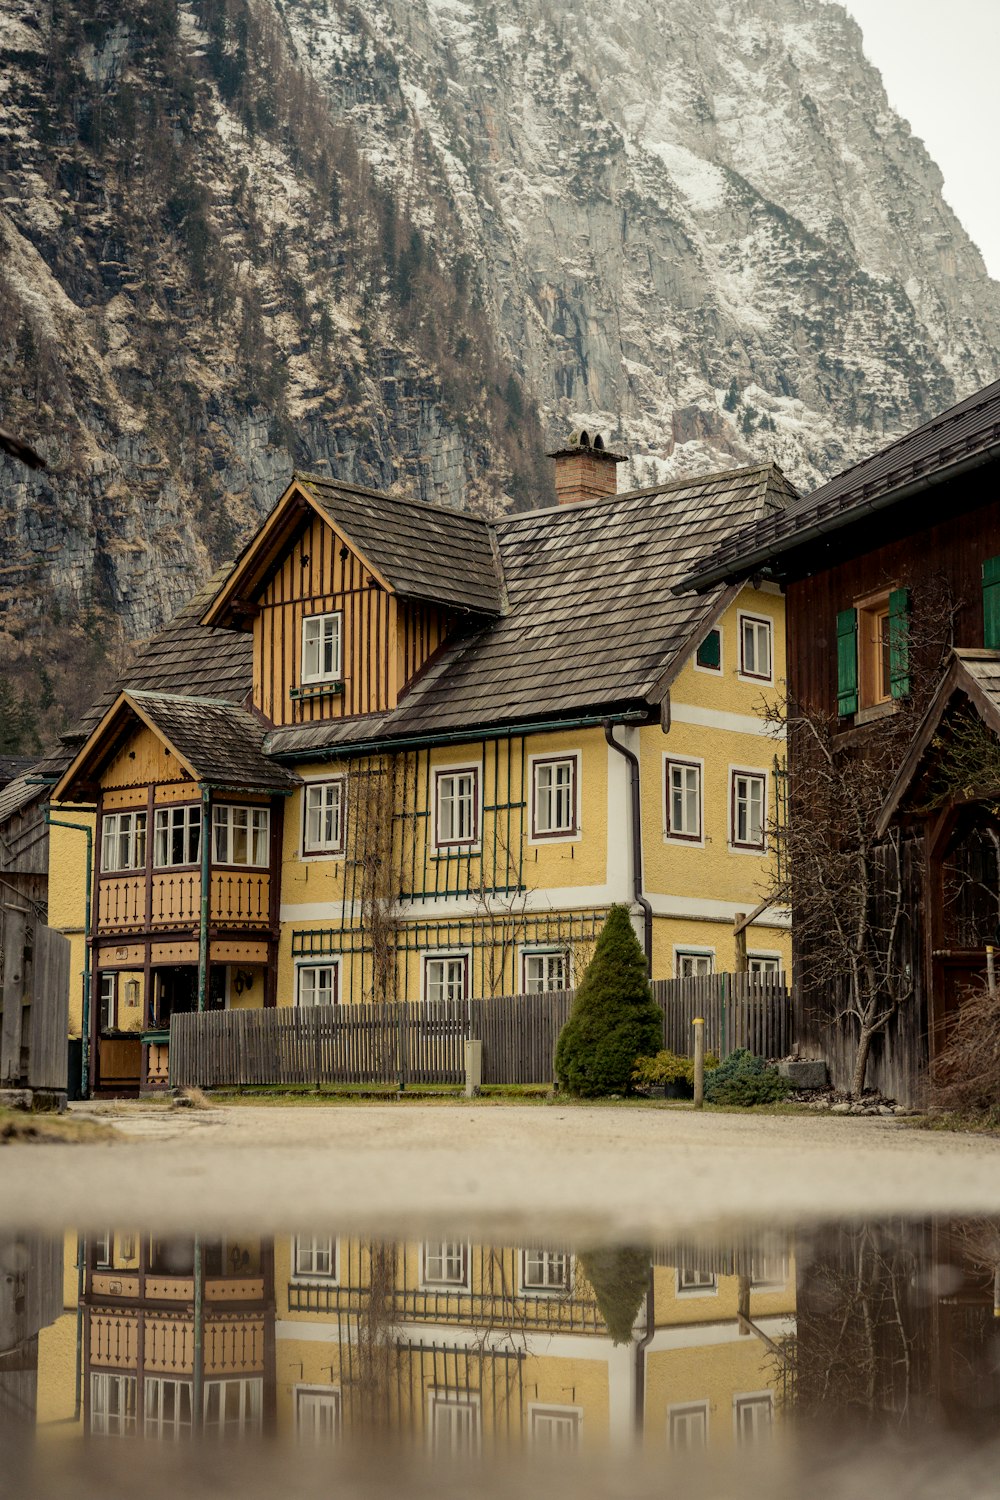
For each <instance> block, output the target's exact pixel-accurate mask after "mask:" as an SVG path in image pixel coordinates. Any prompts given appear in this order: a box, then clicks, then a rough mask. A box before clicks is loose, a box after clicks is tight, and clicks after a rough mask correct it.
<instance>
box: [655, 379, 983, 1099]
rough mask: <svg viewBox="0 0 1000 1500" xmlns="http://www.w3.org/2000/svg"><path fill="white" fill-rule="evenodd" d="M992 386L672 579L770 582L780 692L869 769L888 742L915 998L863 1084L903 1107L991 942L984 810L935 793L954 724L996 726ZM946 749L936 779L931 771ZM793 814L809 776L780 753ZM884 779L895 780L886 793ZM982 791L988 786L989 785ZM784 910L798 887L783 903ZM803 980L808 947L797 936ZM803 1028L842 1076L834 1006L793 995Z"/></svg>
mask: <svg viewBox="0 0 1000 1500" xmlns="http://www.w3.org/2000/svg"><path fill="white" fill-rule="evenodd" d="M998 481H1000V382H998V383H996V384H994V385H991V386H988V387H987V388H986V389H985V390H982V391H979V392H977V393H976V394H975V395H974V396H971V397H969V398H968V399H967V400H965V401H962V402H960V403H959V404H958V405H957V406H954V407H952V408H951V409H950V410H948V411H946V412H944V413H943V414H942V415H941V416H939V417H936V418H935V419H934V420H933V421H931V422H929V423H927V424H926V425H925V426H924V427H921V428H919V429H918V430H917V431H916V432H913V433H911V434H909V435H908V436H906V437H904V438H901V439H899V440H898V441H897V442H895V443H893V444H891V445H890V446H889V447H887V448H885V449H883V450H882V451H881V452H879V453H876V454H875V455H874V456H873V457H871V458H870V459H867V460H865V461H864V462H863V463H860V464H857V465H856V466H855V467H853V468H851V469H848V470H846V471H845V472H844V473H842V474H840V475H838V476H837V477H836V478H835V479H833V480H831V481H830V482H829V483H828V484H826V485H824V486H823V487H822V488H820V489H819V490H817V491H815V492H814V493H813V494H811V495H807V496H806V497H805V498H804V499H802V500H799V501H797V502H793V503H792V504H791V505H790V506H789V507H788V509H787V511H786V512H785V513H783V514H781V515H774V516H770V517H767V518H765V519H764V520H763V521H761V522H759V523H758V524H757V525H755V526H752V527H748V528H746V529H745V530H744V531H743V532H741V533H740V534H739V535H738V536H737V537H736V538H734V539H732V540H731V541H729V542H727V543H725V544H724V545H723V547H722V548H720V549H719V550H718V551H717V552H716V554H715V555H714V557H713V558H712V559H711V560H710V562H709V564H708V565H707V566H706V567H703V568H701V569H699V571H698V572H697V574H694V575H692V576H691V577H690V578H689V579H687V580H685V584H684V585H682V587H684V586H686V587H691V588H696V589H703V588H707V587H710V586H715V585H717V584H718V583H720V582H722V581H727V582H734V581H736V580H739V579H744V578H754V577H759V578H766V579H771V580H773V581H776V582H778V583H780V584H781V585H782V587H783V589H784V592H785V595H786V601H787V604H786V608H787V616H786V618H787V653H788V656H787V659H788V682H787V689H788V698H789V702H790V704H792V705H795V706H796V711H797V712H799V711H801V713H803V714H808V715H812V716H813V719H814V721H815V722H818V723H825V724H827V725H828V726H830V729H831V739H830V743H831V744H832V745H833V747H834V749H835V751H836V752H837V753H842V754H844V755H851V756H854V757H856V758H858V759H859V762H860V763H868V764H870V763H871V761H872V760H873V758H874V757H875V755H876V754H878V755H883V756H884V755H885V754H886V744H887V735H893V734H894V735H895V737H896V738H895V745H894V746H893V747H892V749H891V755H892V757H893V764H892V770H893V772H894V773H895V782H894V783H892V778H891V776H890V778H889V783H887V787H886V792H887V795H886V801H885V803H884V804H883V806H882V808H881V810H880V813H879V815H878V817H877V818H876V820H875V822H876V824H877V827H878V831H879V833H880V835H888V834H889V832H890V831H891V830H894V829H895V830H898V831H899V833H900V835H901V847H902V849H903V852H904V858H905V863H906V880H907V882H908V884H907V894H906V902H905V906H906V910H905V920H906V929H907V937H906V943H907V951H906V958H905V962H906V965H907V966H908V967H909V966H912V979H913V986H912V995H911V997H910V998H909V1000H908V1003H907V1004H905V1005H904V1006H901V1007H900V1008H899V1010H898V1012H897V1013H896V1014H895V1016H894V1018H893V1020H892V1022H891V1023H890V1024H889V1026H888V1027H887V1028H886V1029H885V1030H884V1032H883V1033H881V1034H880V1035H879V1036H878V1037H877V1038H876V1039H875V1045H874V1046H873V1049H872V1053H871V1058H870V1064H869V1067H868V1074H867V1082H868V1084H869V1086H872V1085H874V1086H877V1087H880V1088H882V1089H883V1090H884V1091H885V1092H886V1093H889V1094H892V1095H895V1096H896V1097H898V1098H903V1099H911V1100H912V1099H914V1098H916V1097H917V1095H918V1094H919V1091H920V1085H921V1081H922V1079H923V1077H924V1076H925V1075H926V1069H927V1065H928V1061H929V1060H930V1059H931V1058H933V1056H934V1054H935V1051H936V1050H937V1049H938V1048H939V1047H940V1045H941V1043H942V1041H943V1038H944V1036H945V1035H946V1032H947V1017H948V1015H949V1014H950V1013H951V1012H952V1011H953V1009H954V1007H955V1005H956V1004H958V1003H959V1001H960V998H961V994H962V992H963V988H964V987H965V986H967V985H968V984H969V983H970V982H975V980H976V977H977V976H979V975H981V974H982V972H983V970H984V966H985V950H986V945H987V943H992V942H994V941H995V940H996V937H997V923H998V894H997V892H998V884H1000V880H998V860H997V849H998V840H997V834H998V831H1000V825H998V824H997V819H996V814H995V811H994V806H993V803H991V802H990V799H989V798H988V797H985V796H981V795H971V794H969V789H968V788H966V789H965V790H964V791H963V790H962V789H956V788H951V789H950V790H949V788H948V784H947V783H948V774H947V769H948V768H947V759H948V753H949V752H948V749H947V736H944V737H943V736H942V732H941V727H942V725H946V724H947V722H948V721H949V720H950V718H952V717H954V716H955V715H958V717H959V718H962V717H963V716H968V715H971V716H972V717H973V718H974V719H976V720H978V721H979V722H982V723H986V724H987V725H988V726H989V729H990V730H991V731H994V732H995V730H996V728H997V726H998V725H1000V711H998V709H1000V696H997V697H996V700H995V702H994V681H995V682H996V686H997V691H998V694H1000V502H998V498H997V495H998ZM935 757H936V758H937V760H938V761H940V760H941V758H942V757H944V760H945V764H944V765H941V764H939V765H938V766H937V770H936V772H935V768H934V766H933V765H932V764H931V762H933V761H934V760H935ZM790 777H791V802H790V804H789V805H790V807H791V809H792V816H797V817H803V818H807V819H808V817H809V815H810V809H809V807H808V806H807V805H805V803H804V801H803V799H802V798H799V800H798V801H796V783H797V780H798V782H799V784H800V785H801V784H804V783H805V781H806V779H807V778H806V776H805V773H804V768H803V765H802V761H801V753H800V758H799V763H798V764H797V763H796V753H795V747H794V744H792V745H790ZM890 783H891V784H890ZM993 790H994V792H995V788H994V789H993ZM793 907H794V893H793ZM793 942H794V943H795V950H796V951H795V964H796V970H797V974H798V975H799V977H801V974H802V972H803V969H804V968H805V969H807V968H808V964H807V963H806V960H807V958H808V955H807V954H805V953H804V952H803V947H802V941H801V938H796V937H795V935H794V933H793ZM799 988H800V1002H799V1003H800V1014H799V1017H798V1022H799V1025H798V1034H799V1037H800V1041H801V1044H802V1047H803V1050H804V1051H805V1052H806V1053H807V1054H812V1055H815V1056H825V1057H826V1058H827V1060H828V1062H829V1063H830V1066H831V1071H832V1073H833V1077H834V1081H835V1082H836V1083H838V1084H841V1085H845V1086H846V1085H848V1084H849V1082H850V1067H851V1057H852V1054H853V1050H854V1039H853V1038H852V1037H851V1036H850V1034H849V1028H848V1033H845V1028H844V1027H843V1026H842V1025H840V1024H839V1022H838V1016H839V1015H840V1013H841V1007H840V1005H839V1001H838V997H837V996H836V995H835V994H834V993H832V989H831V993H830V994H829V996H828V998H827V1000H826V1002H825V1006H824V1003H823V1002H822V1000H817V997H816V996H815V995H812V996H808V995H807V996H802V993H801V986H800V987H799Z"/></svg>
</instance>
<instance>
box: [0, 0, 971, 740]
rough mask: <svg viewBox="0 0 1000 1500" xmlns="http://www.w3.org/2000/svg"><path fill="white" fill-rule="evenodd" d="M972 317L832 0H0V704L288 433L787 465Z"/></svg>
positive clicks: (386, 479) (262, 485)
mask: <svg viewBox="0 0 1000 1500" xmlns="http://www.w3.org/2000/svg"><path fill="white" fill-rule="evenodd" d="M998 335H1000V287H998V285H997V284H996V283H994V282H992V281H990V280H989V278H988V277H987V275H986V272H985V269H984V267H983V264H982V261H981V259H980V257H979V255H978V253H977V251H976V250H975V248H974V247H973V246H972V244H971V243H970V241H969V239H968V237H967V236H966V235H965V233H964V231H963V230H962V228H961V226H960V224H959V223H958V222H957V221H956V219H955V217H954V215H953V214H952V213H951V211H950V210H949V208H948V207H947V205H946V204H945V203H944V201H943V199H942V196H941V178H940V174H939V172H938V171H937V169H936V167H935V166H934V164H933V163H932V162H931V161H930V159H929V158H928V156H927V154H926V152H925V151H924V149H923V147H922V145H921V144H920V142H919V141H917V140H915V139H914V137H913V136H912V135H911V133H910V131H909V129H908V128H907V126H906V125H905V123H903V122H902V121H901V120H900V119H899V118H898V117H897V116H896V115H894V114H893V112H892V111H891V110H890V108H889V106H888V103H887V100H886V97H885V93H884V91H883V89H882V85H881V81H880V79H879V76H878V74H877V73H876V72H875V71H874V70H873V69H872V67H871V66H870V65H869V64H868V62H867V61H866V59H865V57H864V53H863V50H862V42H861V35H860V32H859V31H858V28H857V26H856V25H855V24H854V23H853V22H852V21H851V20H850V19H849V18H848V17H847V15H846V13H845V12H844V11H843V10H842V9H841V8H840V7H839V6H836V5H832V4H825V3H821V0H718V3H715V4H711V5H706V4H705V0H672V3H671V4H670V5H669V6H666V5H664V4H662V3H661V0H629V3H628V4H627V5H626V4H625V3H624V0H576V3H575V5H574V6H573V7H572V11H571V12H570V9H569V8H568V7H566V6H564V5H562V4H561V3H560V4H556V3H555V0H498V3H495V4H492V3H476V4H471V3H463V0H363V3H359V4H352V3H348V0H185V3H180V4H179V3H177V0H48V3H46V4H45V5H44V6H39V5H37V4H36V3H34V0H0V422H2V423H3V425H5V426H7V427H8V428H13V429H16V430H18V431H19V432H21V433H22V434H23V435H24V436H25V437H27V438H29V439H31V440H33V441H34V442H35V443H36V445H37V446H38V447H39V449H40V450H41V451H42V452H43V454H44V455H45V457H46V458H47V459H48V461H49V469H48V471H47V472H45V473H32V472H29V471H28V470H26V469H24V468H22V467H20V466H19V465H17V464H16V463H15V462H14V461H13V460H10V459H6V458H2V457H0V551H2V558H0V568H2V571H0V653H2V656H3V658H4V664H5V666H6V675H7V677H8V679H9V682H8V688H7V689H4V690H2V691H0V708H2V707H3V703H4V702H5V701H6V700H5V698H4V691H7V697H8V698H9V699H10V701H11V702H15V703H16V701H17V693H16V692H15V693H14V696H13V698H10V691H9V688H10V682H13V683H14V684H15V686H16V688H17V691H18V692H20V693H21V695H22V698H24V697H25V695H26V701H24V702H22V710H23V719H24V724H23V726H22V728H23V733H19V735H16V736H15V739H19V740H20V741H22V742H23V741H25V739H28V740H30V738H31V733H32V732H33V731H32V727H31V726H32V722H33V716H34V719H35V720H37V719H38V716H39V714H40V715H41V728H42V730H43V731H48V730H51V729H52V728H53V727H54V726H55V724H56V723H57V721H59V720H60V719H61V718H62V717H64V716H65V715H67V714H71V713H72V712H73V711H74V710H75V709H76V708H77V707H79V705H80V702H82V701H83V700H84V699H85V698H86V697H87V696H89V694H90V693H91V690H92V689H91V684H92V681H93V678H94V676H95V675H96V674H98V673H100V672H102V671H104V670H105V669H106V666H107V661H106V658H107V656H108V655H109V654H111V655H112V656H113V655H114V654H115V653H116V652H117V651H118V650H119V649H120V647H121V644H122V642H125V641H129V640H132V639H134V638H136V637H142V636H145V635H148V634H149V632H150V631H152V630H153V629H155V628H156V627H157V626H158V625H159V623H160V622H161V621H162V620H163V619H164V618H166V617H167V616H169V615H170V614H171V613H172V612H173V611H174V610H175V609H176V607H177V606H178V604H179V603H180V602H181V601H182V600H183V598H184V597H186V596H187V594H188V593H190V591H191V590H192V588H193V587H194V586H195V585H196V584H197V583H198V582H200V581H201V580H202V579H203V578H204V577H205V576H206V574H207V572H208V570H209V568H210V567H211V566H212V565H213V564H214V563H216V562H217V561H218V560H219V559H220V558H222V557H223V556H225V555H228V554H231V553H232V551H233V550H234V549H235V548H236V547H238V545H239V544H240V543H241V541H242V539H243V538H244V537H245V536H246V535H247V534H248V533H249V531H250V530H251V529H252V528H253V527H254V526H255V525H256V524H257V522H258V521H259V519H260V517H261V515H262V514H263V513H264V512H265V511H266V509H267V508H268V506H269V505H270V504H271V503H272V501H273V499H274V497H275V496H276V494H277V493H278V492H279V491H280V489H281V487H282V485H283V483H284V482H285V480H286V479H287V477H288V474H289V473H290V471H291V468H292V466H293V464H294V465H298V466H302V467H308V468H312V469H315V470H318V471H319V472H325V473H333V474H335V475H337V476H339V477H342V478H348V479H352V480H355V481H359V482H362V483H369V484H374V485H376V486H378V487H383V488H388V487H393V486H398V487H399V488H401V489H403V490H406V491H407V492H409V493H415V494H418V495H420V496H421V497H422V498H424V499H431V500H437V501H440V502H442V503H446V504H454V505H470V506H473V507H476V508H490V507H496V506H510V505H514V506H525V505H532V504H537V503H539V502H545V501H547V500H548V499H550V498H551V490H550V488H549V479H548V475H547V473H546V466H545V461H544V459H543V458H542V451H543V448H544V446H545V442H546V441H548V442H555V441H558V440H560V439H562V438H563V437H565V435H566V433H567V431H568V430H569V429H570V428H572V427H573V426H578V425H587V426H596V427H597V428H599V430H601V431H603V432H604V433H605V435H606V437H609V438H611V439H612V440H613V441H614V442H615V443H616V444H617V445H619V446H621V447H623V448H625V449H626V450H627V451H628V452H629V454H630V455H631V458H630V464H629V466H628V473H627V474H626V476H625V482H626V483H646V482H651V481H653V480H654V479H657V478H660V477H667V476H671V475H674V474H677V473H681V472H698V471H700V470H707V469H710V468H719V467H725V466H729V465H731V464H732V463H733V462H744V461H746V460H747V459H752V458H759V457H773V458H775V459H776V460H777V461H778V462H779V463H780V464H781V465H782V466H783V467H784V468H785V470H786V472H787V473H788V474H789V475H790V476H791V477H792V478H793V479H795V481H796V482H797V483H799V484H800V486H808V485H809V484H811V483H813V482H815V481H818V480H820V479H822V478H824V477H826V476H828V475H829V474H830V473H831V472H832V471H834V470H836V469H838V468H840V467H842V466H843V465H844V464H846V463H848V462H851V461H852V460H854V459H856V458H858V457H860V456H863V455H864V454H865V453H867V452H869V451H871V450H872V449H874V448H876V447H878V446H880V445H881V444H882V443H883V441H884V440H885V438H886V437H887V436H889V435H891V434H893V433H894V432H896V431H901V430H904V429H905V428H907V427H909V426H912V425H914V424H915V423H916V422H918V421H919V420H920V419H921V418H922V417H925V416H928V415H930V414H932V413H933V412H935V411H937V410H939V409H942V408H943V407H945V406H947V405H948V404H949V403H950V402H952V401H953V400H954V399H956V398H957V397H959V396H961V395H964V394H965V393H967V392H968V391H970V390H973V389H975V388H976V387H977V386H978V385H981V384H984V383H986V382H987V381H988V380H990V379H992V378H994V377H995V376H996V374H997V373H998V358H997V355H996V352H995V351H996V350H997V349H998V348H1000V338H998ZM0 688H2V684H0ZM8 717H9V715H8ZM0 738H2V736H0Z"/></svg>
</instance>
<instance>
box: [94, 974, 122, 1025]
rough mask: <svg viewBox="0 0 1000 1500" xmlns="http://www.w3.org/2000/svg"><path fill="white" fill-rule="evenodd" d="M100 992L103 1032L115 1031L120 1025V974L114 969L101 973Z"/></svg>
mask: <svg viewBox="0 0 1000 1500" xmlns="http://www.w3.org/2000/svg"><path fill="white" fill-rule="evenodd" d="M98 994H99V997H100V1000H99V1003H100V1007H101V1010H100V1029H101V1032H102V1033H103V1032H105V1031H114V1029H115V1027H116V1026H117V1025H118V975H117V974H116V973H115V971H114V970H113V969H108V970H105V971H104V972H103V973H102V974H101V975H100V981H99V990H98Z"/></svg>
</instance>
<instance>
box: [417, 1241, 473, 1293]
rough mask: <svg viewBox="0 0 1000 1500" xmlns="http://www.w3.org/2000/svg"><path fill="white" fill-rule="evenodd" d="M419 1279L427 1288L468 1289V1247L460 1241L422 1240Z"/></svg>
mask: <svg viewBox="0 0 1000 1500" xmlns="http://www.w3.org/2000/svg"><path fill="white" fill-rule="evenodd" d="M420 1279H421V1281H422V1283H423V1285H424V1286H428V1287H458V1288H459V1289H465V1290H467V1289H468V1285H469V1247H468V1245H467V1244H465V1243H463V1242H462V1241H461V1240H424V1242H423V1244H422V1245H421V1247H420Z"/></svg>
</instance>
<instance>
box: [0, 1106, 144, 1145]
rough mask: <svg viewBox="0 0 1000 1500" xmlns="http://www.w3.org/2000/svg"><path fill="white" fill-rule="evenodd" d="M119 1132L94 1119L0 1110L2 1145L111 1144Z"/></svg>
mask: <svg viewBox="0 0 1000 1500" xmlns="http://www.w3.org/2000/svg"><path fill="white" fill-rule="evenodd" d="M115 1138H116V1133H115V1131H114V1130H112V1129H111V1127H110V1125H101V1124H98V1123H97V1122H96V1121H95V1120H75V1119H73V1117H72V1116H71V1115H56V1114H51V1115H50V1114H32V1113H29V1112H28V1111H27V1110H21V1109H0V1145H2V1146H10V1145H16V1144H21V1143H24V1142H32V1141H34V1142H39V1141H40V1142H43V1143H47V1144H51V1143H53V1142H57V1143H59V1144H65V1143H67V1142H70V1143H74V1144H81V1145H82V1144H84V1143H86V1144H90V1143H92V1142H96V1141H112V1140H114V1139H115Z"/></svg>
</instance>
